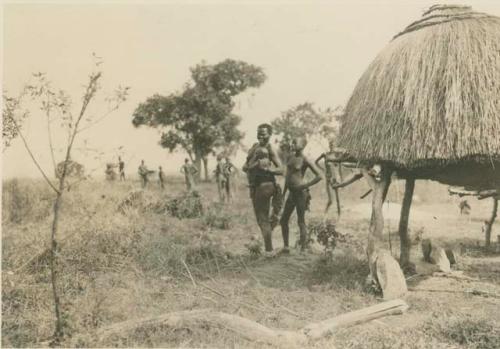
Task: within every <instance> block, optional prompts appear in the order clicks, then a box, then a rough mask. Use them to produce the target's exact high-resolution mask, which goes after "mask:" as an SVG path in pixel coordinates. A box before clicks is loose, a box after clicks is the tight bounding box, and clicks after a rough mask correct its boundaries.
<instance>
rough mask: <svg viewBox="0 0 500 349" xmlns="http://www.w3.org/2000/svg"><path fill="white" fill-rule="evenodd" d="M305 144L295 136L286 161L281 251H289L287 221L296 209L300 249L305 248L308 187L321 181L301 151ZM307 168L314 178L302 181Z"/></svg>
mask: <svg viewBox="0 0 500 349" xmlns="http://www.w3.org/2000/svg"><path fill="white" fill-rule="evenodd" d="M306 145H307V141H306V139H305V138H304V137H296V138H295V139H294V140H293V143H292V147H293V149H292V150H293V153H292V154H291V155H290V157H289V159H288V162H287V172H286V179H285V189H284V190H283V192H284V193H286V191H287V190H288V191H289V194H288V197H287V199H286V202H285V208H284V209H283V215H282V216H281V220H280V224H281V232H282V234H283V244H284V248H283V252H284V253H289V246H288V237H289V227H288V222H289V221H290V216H291V215H292V213H293V211H294V210H296V211H297V220H298V224H299V230H300V240H299V245H300V250H301V251H304V249H305V248H306V243H307V242H306V237H307V228H306V221H305V213H306V210H308V209H309V202H310V200H311V195H310V194H309V187H311V186H313V185H314V184H316V183H318V182H319V181H321V178H322V177H321V174H320V173H319V170H318V169H317V167H316V165H314V163H313V162H311V161H310V160H309V159H308V158H307V157H305V156H304V154H303V151H304V148H305V147H306ZM307 169H310V170H311V171H312V172H313V174H314V175H315V177H314V179H312V180H311V181H310V182H304V174H305V173H306V171H307Z"/></svg>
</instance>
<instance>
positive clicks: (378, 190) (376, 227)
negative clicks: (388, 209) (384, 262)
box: [363, 168, 391, 280]
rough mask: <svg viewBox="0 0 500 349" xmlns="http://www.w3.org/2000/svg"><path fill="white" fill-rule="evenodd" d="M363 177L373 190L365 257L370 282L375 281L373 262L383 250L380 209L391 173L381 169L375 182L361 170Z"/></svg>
mask: <svg viewBox="0 0 500 349" xmlns="http://www.w3.org/2000/svg"><path fill="white" fill-rule="evenodd" d="M363 176H364V177H365V178H366V180H367V181H368V184H369V185H370V187H372V189H373V194H372V215H371V220H370V227H369V235H368V246H367V255H368V263H369V267H370V275H371V277H372V280H377V271H376V267H375V262H376V260H377V255H378V252H379V251H380V250H383V249H384V242H383V232H384V215H383V212H382V208H383V204H384V200H385V198H386V196H387V193H388V191H389V186H390V183H391V171H389V170H388V169H386V168H383V169H382V172H381V176H380V177H381V178H380V180H379V181H377V180H375V178H373V177H372V176H371V175H370V174H369V173H368V171H367V170H363Z"/></svg>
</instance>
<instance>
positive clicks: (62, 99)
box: [3, 56, 129, 346]
mask: <svg viewBox="0 0 500 349" xmlns="http://www.w3.org/2000/svg"><path fill="white" fill-rule="evenodd" d="M94 58H96V57H95V56H94ZM101 63H102V62H96V63H95V68H94V71H93V72H92V73H91V74H90V75H89V77H88V82H87V84H86V85H85V87H84V94H83V97H82V104H81V107H80V109H79V111H78V113H77V114H76V117H75V115H73V114H72V111H71V104H72V103H71V98H70V96H69V95H68V94H67V93H66V92H65V91H63V90H59V91H57V92H55V91H54V90H53V88H52V86H51V83H50V82H49V81H48V80H47V78H46V75H45V74H43V73H36V74H33V77H34V79H35V83H34V84H28V85H26V86H25V87H24V88H23V90H22V92H21V93H20V94H19V96H18V97H16V98H11V97H6V96H4V102H5V101H7V102H8V105H7V106H4V118H3V120H4V122H8V124H9V125H10V127H11V129H12V132H11V136H12V137H11V138H10V140H11V139H13V138H15V137H16V136H19V137H20V138H21V140H22V142H23V145H24V147H25V149H26V151H27V152H28V154H29V155H30V157H31V160H32V161H33V163H34V164H35V166H36V167H37V169H38V171H39V172H40V173H41V175H42V176H43V178H44V179H45V182H46V183H47V185H48V186H50V188H52V190H53V191H54V193H55V198H54V203H53V213H54V215H53V219H52V225H51V232H50V259H49V268H50V275H51V278H50V279H51V285H52V294H53V300H54V315H55V330H54V335H53V338H52V341H51V345H53V346H57V345H60V343H61V340H62V338H63V337H64V335H65V327H66V324H65V320H64V319H65V316H64V314H63V310H62V309H61V296H64V295H61V293H60V290H59V287H58V281H59V280H58V275H59V273H60V272H61V270H60V263H58V262H59V261H58V255H59V246H58V231H59V221H60V212H61V207H62V205H63V197H64V193H65V191H66V189H68V188H70V187H71V186H72V185H74V183H69V182H70V181H69V171H70V166H69V165H70V163H71V155H72V151H73V149H74V145H75V142H76V141H77V139H78V136H79V135H80V134H81V133H82V132H83V131H85V130H87V129H89V128H90V127H93V126H94V125H96V124H97V123H99V122H101V121H102V120H103V119H104V118H106V117H107V116H108V115H110V114H111V113H112V112H114V111H116V110H117V109H118V108H119V107H120V105H121V104H122V103H123V102H125V101H126V99H127V97H128V91H129V87H118V88H117V89H116V90H115V91H114V93H113V95H112V96H111V97H108V98H106V99H105V102H106V103H107V108H106V111H105V112H104V113H103V114H97V115H98V116H97V117H96V116H90V117H88V116H87V114H89V112H88V111H89V105H90V104H91V102H93V101H94V100H95V99H96V96H97V94H98V92H99V90H100V84H99V82H100V79H101V77H102V72H101V71H100V69H99V66H100V65H101ZM27 99H30V101H29V102H34V103H36V104H37V105H38V104H40V106H39V109H38V110H41V111H42V112H43V113H44V114H45V115H44V116H45V119H46V122H47V136H48V144H49V150H50V156H51V161H52V164H53V166H54V172H53V173H55V174H56V182H55V183H54V182H53V181H52V180H51V179H50V178H49V176H48V175H47V172H46V171H45V170H44V169H43V168H42V166H41V165H40V162H39V161H38V160H37V158H36V156H35V154H34V153H33V152H32V150H31V148H30V146H29V144H28V140H27V139H26V137H25V136H24V135H23V132H22V130H21V125H20V122H21V121H22V120H23V119H25V118H27V116H28V114H29V113H30V112H29V111H30V108H27V109H26V110H23V112H22V113H21V114H22V118H20V117H19V114H20V111H21V110H22V105H23V103H24V102H28V101H27ZM30 106H31V104H30ZM38 112H39V111H37V113H38ZM92 114H94V113H92ZM55 121H60V122H61V123H60V127H61V129H62V131H63V132H65V133H66V135H67V140H66V144H65V145H64V146H63V148H62V149H63V154H64V157H63V161H62V164H63V165H62V169H58V167H60V166H57V165H56V164H57V162H56V150H57V149H56V148H55V144H54V140H53V135H52V132H53V123H54V122H55ZM58 172H60V173H58Z"/></svg>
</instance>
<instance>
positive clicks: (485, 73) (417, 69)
mask: <svg viewBox="0 0 500 349" xmlns="http://www.w3.org/2000/svg"><path fill="white" fill-rule="evenodd" d="M340 134H341V135H340V145H341V146H342V147H344V148H346V149H347V151H348V153H349V154H350V155H351V156H352V157H353V158H354V159H357V160H359V161H382V162H384V161H385V162H389V163H392V164H394V165H395V166H396V167H398V168H406V169H409V170H412V169H414V170H416V169H417V168H431V167H433V168H435V167H436V166H437V167H439V166H441V167H442V166H447V165H449V164H453V163H455V164H457V163H461V162H463V161H464V162H465V161H466V162H467V163H468V164H469V166H470V164H471V163H472V164H474V163H476V162H482V163H483V164H484V163H485V160H486V162H487V163H489V164H490V166H493V164H494V163H496V164H497V166H498V167H500V18H498V17H495V16H490V15H487V14H483V13H477V12H473V11H472V9H471V8H470V7H466V6H450V5H436V6H433V7H431V8H430V9H429V10H428V11H426V12H425V13H424V14H423V17H422V19H420V20H419V21H416V22H414V23H412V24H411V25H409V26H408V27H407V28H406V29H405V30H404V31H402V32H401V33H399V34H398V35H396V36H395V37H394V38H393V40H392V41H391V42H390V43H389V44H388V45H387V46H386V48H385V49H384V50H383V51H382V52H381V53H380V54H379V55H378V56H377V57H376V58H375V60H374V61H373V62H372V63H371V64H370V66H369V67H368V69H367V70H366V72H365V73H364V74H363V76H362V77H361V79H360V80H359V82H358V84H357V86H356V88H355V90H354V92H353V94H352V96H351V98H350V100H349V102H348V104H347V106H346V110H345V115H344V116H343V118H342V123H341V132H340Z"/></svg>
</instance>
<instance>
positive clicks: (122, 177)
mask: <svg viewBox="0 0 500 349" xmlns="http://www.w3.org/2000/svg"><path fill="white" fill-rule="evenodd" d="M118 169H119V172H120V181H124V180H125V162H124V161H123V160H122V158H121V157H120V156H119V157H118Z"/></svg>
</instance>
